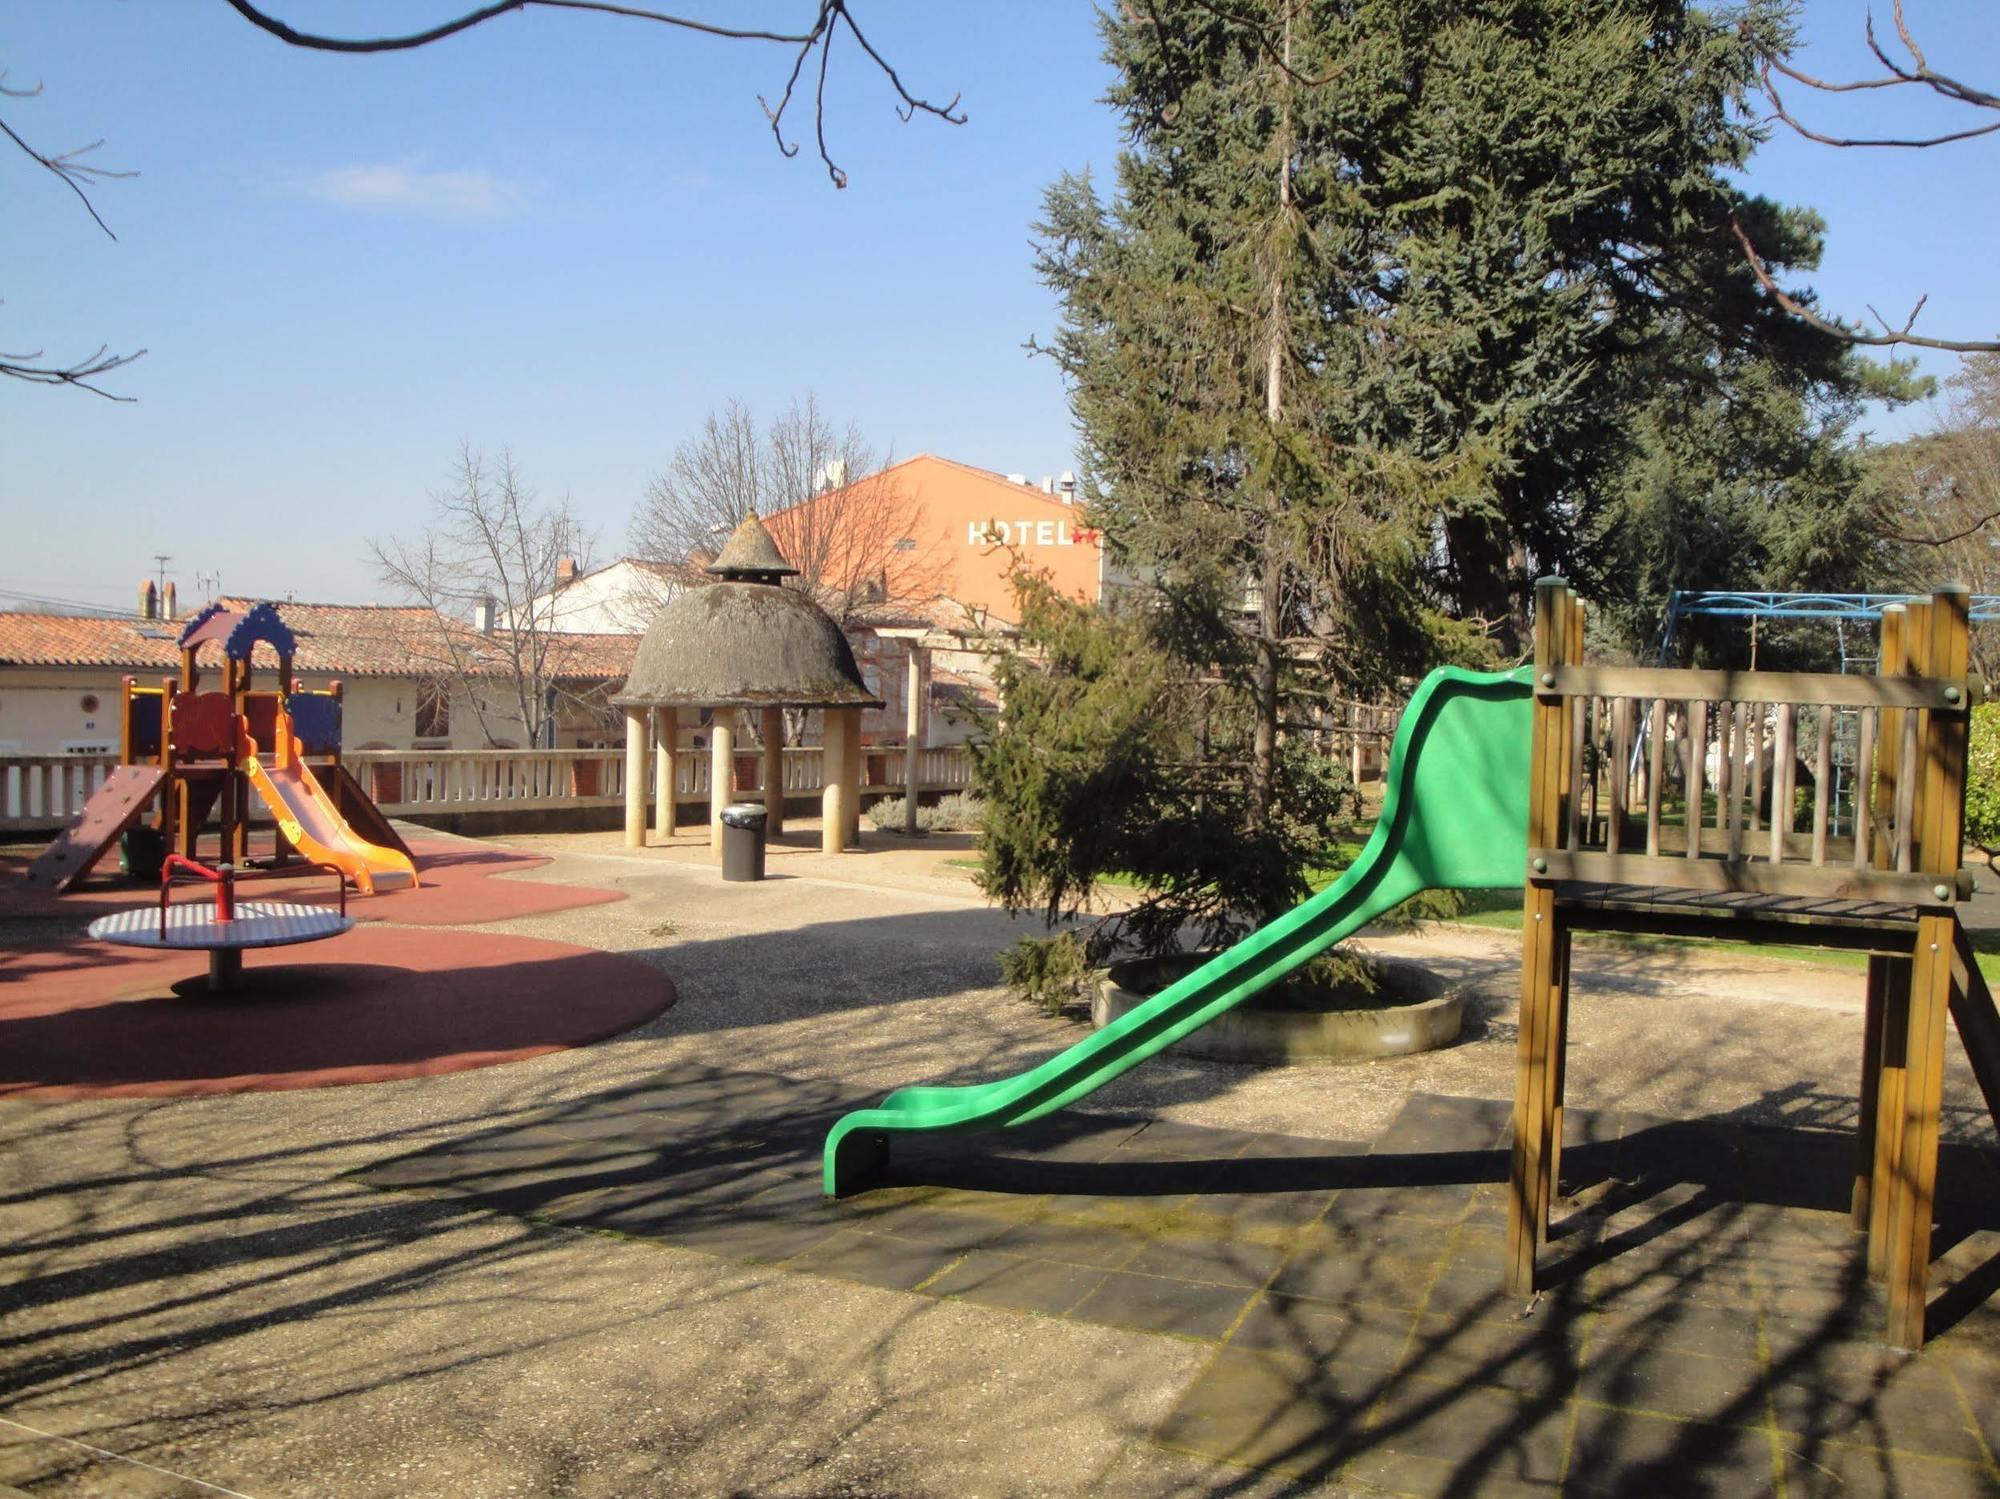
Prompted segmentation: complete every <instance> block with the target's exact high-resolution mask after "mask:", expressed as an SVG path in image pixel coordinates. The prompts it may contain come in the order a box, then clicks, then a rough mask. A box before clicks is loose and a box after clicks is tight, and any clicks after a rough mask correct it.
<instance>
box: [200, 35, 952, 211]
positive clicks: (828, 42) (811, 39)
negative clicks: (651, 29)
mask: <svg viewBox="0 0 2000 1499" xmlns="http://www.w3.org/2000/svg"><path fill="white" fill-rule="evenodd" d="M227 3H228V4H229V6H230V7H231V8H232V9H233V10H235V11H236V13H237V14H238V15H240V16H242V17H243V18H244V19H245V20H246V21H248V22H250V24H251V25H253V26H255V27H257V28H259V29H260V30H262V31H265V32H268V33H269V34H270V35H272V36H274V37H276V38H277V39H278V40H279V41H281V42H284V43H285V44H286V45H287V46H292V47H304V48H309V49H311V50H314V51H320V52H344V53H372V52H407V51H410V50H412V49H413V48H417V47H428V46H429V45H430V44H431V43H433V42H440V41H443V40H444V39H445V38H447V37H451V36H456V35H458V34H459V33H460V32H462V31H470V30H471V29H472V28H473V27H475V26H480V25H483V24H485V23H486V22H488V21H492V20H496V19H497V18H499V17H501V16H504V15H511V14H514V13H516V12H522V11H526V10H529V9H530V8H538V9H543V10H572V11H589V12H593V13H595V14H598V15H606V16H619V17H622V18H624V19H626V20H633V21H651V22H654V23H656V24H658V25H661V26H672V27H676V28H678V29H680V30H683V31H693V32H698V33H700V34H701V35H703V36H714V37H722V38H724V39H726V40H729V41H746V42H775V43H779V44H781V45H784V46H791V47H796V48H798V53H797V55H796V56H795V57H794V58H793V59H792V71H791V75H790V77H788V78H787V79H786V81H785V91H784V93H783V94H782V95H780V96H779V99H778V103H777V106H776V107H775V108H773V107H772V106H771V105H769V104H767V103H765V101H764V97H763V96H762V95H761V94H760V95H758V97H757V102H758V103H759V104H760V105H762V106H763V109H764V116H765V118H766V119H768V120H769V121H770V122H771V134H772V136H773V137H774V138H775V139H776V141H777V143H778V150H779V151H780V152H781V153H782V154H783V155H785V156H787V157H791V156H796V155H798V152H799V148H798V146H797V145H796V144H795V143H793V142H789V141H787V140H786V139H785V131H784V118H785V109H786V107H787V106H788V105H790V103H791V102H792V93H793V91H794V89H795V88H796V87H797V85H798V81H799V75H800V74H801V73H802V72H803V71H804V69H805V64H806V59H807V58H808V57H810V56H811V55H812V54H813V51H814V50H815V49H817V50H818V52H819V76H818V86H817V87H816V88H815V90H814V93H813V134H814V136H815V137H816V139H817V141H818V144H819V159H820V161H821V162H822V163H823V164H824V165H825V167H826V171H827V175H828V177H830V178H831V179H832V181H833V185H834V186H835V187H837V188H840V187H845V186H847V173H846V172H845V171H843V170H842V169H841V168H840V167H839V166H838V165H837V164H836V163H835V162H834V159H833V156H832V153H831V152H830V151H829V150H828V149H827V144H826V73H827V58H828V56H829V55H830V54H831V52H832V50H833V38H834V34H835V33H836V32H837V31H838V30H839V29H840V27H841V26H843V25H845V26H846V27H847V29H848V31H849V32H851V33H852V34H853V36H854V39H855V40H856V41H857V42H859V43H860V44H861V49H862V50H863V51H864V52H866V53H867V54H868V57H869V59H870V60H871V61H872V62H873V63H874V64H875V66H876V67H877V68H879V69H880V70H881V72H882V75H883V76H884V77H885V78H887V79H888V80H889V86H890V87H891V88H893V89H894V90H895V91H896V97H897V98H898V99H899V100H901V101H902V102H901V103H900V104H899V105H898V106H897V110H896V112H897V114H898V115H899V116H900V117H901V118H902V119H903V121H904V123H906V124H907V123H908V122H909V121H911V120H913V119H915V118H916V116H917V115H918V114H919V113H922V114H929V115H935V116H936V117H937V118H939V119H941V120H943V121H945V122H946V123H947V124H951V125H963V124H964V123H965V120H966V116H965V113H964V111H963V110H960V109H959V108H958V95H956V94H954V95H952V97H951V99H950V100H949V101H948V102H947V103H944V104H936V103H933V102H932V101H930V100H929V99H925V98H921V97H919V96H918V95H915V94H912V93H911V92H910V91H909V89H908V88H906V87H905V86H904V84H903V80H902V78H901V76H900V75H898V73H897V72H896V70H895V69H894V68H893V67H891V66H890V65H889V62H888V60H887V59H886V58H884V57H883V56H882V54H881V53H880V52H878V51H876V50H875V48H874V47H873V46H872V45H871V44H870V43H869V41H868V38H867V37H866V36H864V35H863V34H862V31H861V28H860V27H859V26H857V25H855V23H854V17H853V15H852V14H851V13H850V12H849V10H848V8H847V7H848V0H817V6H818V9H817V10H816V11H815V13H814V15H813V23H812V25H811V26H809V27H807V28H806V29H805V30H804V31H765V30H760V29H757V28H753V27H739V26H721V25H717V24H716V23H715V22H713V21H704V20H701V19H700V18H698V17H695V16H686V15H679V14H676V13H675V12H672V11H664V10H652V9H648V8H646V7H644V6H637V5H616V4H612V3H609V0H494V3H493V4H490V5H482V6H480V7H478V8H477V9H475V10H470V11H467V12H466V13H465V14H464V15H461V16H458V17H456V18H454V19H452V20H449V21H444V22H441V23H440V24H438V25H436V26H432V27H428V28H426V29H425V30H422V31H413V32H408V33H405V34H404V35H401V36H378V37H335V36H324V35H321V34H318V33H315V32H307V31H300V30H298V29H297V28H296V27H294V26H291V25H289V24H287V23H286V22H284V21H282V20H279V19H278V18H277V17H276V16H273V15H270V14H268V13H267V12H265V11H263V10H260V9H259V8H258V7H257V6H255V5H252V4H251V3H250V0H227Z"/></svg>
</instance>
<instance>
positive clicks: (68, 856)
mask: <svg viewBox="0 0 2000 1499" xmlns="http://www.w3.org/2000/svg"><path fill="white" fill-rule="evenodd" d="M166 778H167V772H166V770H165V769H164V768H163V767H161V766H158V765H121V766H119V767H118V768H117V769H116V770H114V771H112V772H111V774H110V775H108V776H106V777H105V780H104V784H103V785H102V786H100V787H98V788H97V792H96V794H95V795H93V796H92V797H91V798H90V800H89V801H87V802H85V803H84V806H83V812H82V813H81V814H80V815H79V816H78V817H77V820H76V821H75V822H73V823H71V824H70V825H69V826H68V827H66V828H64V829H63V830H62V832H61V833H60V834H59V835H58V836H57V838H56V841H55V842H53V843H51V844H50V845H49V846H48V847H47V848H45V849H43V850H42V853H41V856H40V857H39V858H37V859H36V860H35V862H34V863H33V864H30V865H29V866H28V883H29V884H31V885H39V886H41V887H42V888H43V889H47V890H53V891H55V892H56V894H58V895H60V894H62V893H63V892H64V891H65V890H68V889H69V888H70V887H71V886H72V885H74V884H75V883H76V882H77V881H78V880H80V879H82V878H83V877H84V876H85V875H86V874H88V873H90V870H91V867H92V866H93V865H95V864H96V863H97V861H98V860H99V859H101V858H103V857H104V856H105V854H106V853H108V852H109V851H110V849H111V845H112V844H114V843H116V842H117V841H118V836H119V834H121V833H123V832H124V831H125V830H126V829H127V828H129V827H130V826H132V824H133V823H134V822H136V821H137V820H138V817H139V814H140V813H141V812H143V811H145V810H146V804H147V803H148V802H150V801H152V799H153V798H154V796H155V795H157V794H158V792H159V789H160V782H162V781H164V780H165V779H166Z"/></svg>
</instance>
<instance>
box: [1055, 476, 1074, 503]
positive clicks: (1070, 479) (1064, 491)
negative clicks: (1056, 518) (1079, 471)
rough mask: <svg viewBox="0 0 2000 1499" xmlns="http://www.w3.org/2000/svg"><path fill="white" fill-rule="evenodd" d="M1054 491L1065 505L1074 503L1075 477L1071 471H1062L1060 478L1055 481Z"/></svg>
mask: <svg viewBox="0 0 2000 1499" xmlns="http://www.w3.org/2000/svg"><path fill="white" fill-rule="evenodd" d="M1056 491H1057V494H1058V496H1059V497H1060V498H1061V500H1062V502H1063V503H1064V504H1065V505H1074V504H1075V503H1076V475H1075V474H1074V473H1073V472H1072V471H1071V470H1069V469H1064V470H1063V471H1062V477H1060V478H1059V479H1057V480H1056Z"/></svg>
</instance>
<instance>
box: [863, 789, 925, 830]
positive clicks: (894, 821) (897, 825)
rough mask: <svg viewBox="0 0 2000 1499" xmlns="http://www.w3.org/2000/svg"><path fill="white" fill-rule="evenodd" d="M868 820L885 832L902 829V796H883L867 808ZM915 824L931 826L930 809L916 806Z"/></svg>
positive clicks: (922, 826) (923, 826)
mask: <svg viewBox="0 0 2000 1499" xmlns="http://www.w3.org/2000/svg"><path fill="white" fill-rule="evenodd" d="M868 820H869V821H870V822H872V823H874V824H875V826H876V827H877V828H879V829H881V830H882V831H883V832H885V833H900V832H902V830H903V798H902V797H900V796H890V797H884V798H883V799H882V800H881V801H879V802H876V803H875V804H874V805H873V806H871V807H870V808H869V809H868ZM917 826H918V827H920V828H925V829H928V828H929V827H930V826H931V809H930V808H929V807H924V806H920V807H918V808H917Z"/></svg>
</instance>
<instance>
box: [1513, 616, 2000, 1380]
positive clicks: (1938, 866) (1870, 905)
mask: <svg viewBox="0 0 2000 1499" xmlns="http://www.w3.org/2000/svg"><path fill="white" fill-rule="evenodd" d="M1535 597H1536V612H1535V706H1534V713H1533V722H1534V730H1533V741H1532V749H1531V751H1530V756H1531V758H1530V761H1529V765H1530V770H1529V774H1530V776H1531V784H1530V788H1529V799H1528V869H1527V871H1526V880H1525V884H1526V895H1525V901H1524V922H1523V939H1522V957H1521V1025H1520V1037H1521V1039H1520V1067H1519V1072H1518V1075H1517V1078H1516V1086H1515V1101H1514V1146H1513V1159H1512V1185H1511V1194H1510V1205H1509V1217H1508V1235H1507V1281H1508V1287H1509V1289H1510V1290H1511V1291H1513V1292H1516V1293H1518V1294H1523V1295H1525V1294H1528V1293H1531V1292H1532V1291H1534V1290H1535V1289H1536V1270H1537V1266H1536V1255H1537V1251H1538V1249H1539V1248H1540V1246H1541V1245H1542V1243H1543V1242H1544V1241H1545V1240H1546V1238H1547V1235H1548V1220H1549V1205H1550V1199H1551V1197H1552V1195H1553V1192H1554V1189H1555V1184H1556V1181H1557V1179H1558V1172H1559V1170H1560V1156H1561V1148H1562V1113H1563V1068H1564V1054H1565V1046H1566V1038H1567V1033H1568V1024H1569V974H1570V940H1571V937H1572V935H1573V934H1574V933H1576V932H1578V931H1593V930H1599V931H1601V930H1612V931H1628V932H1653V933H1667V934H1673V935H1680V936H1702V937H1719V938H1727V939H1729V940H1732V941H1751V942H1758V941H1764V942H1786V943H1792V944H1799V945H1808V946H1810V945H1818V946H1826V947H1837V948H1847V949H1850V950H1857V951H1862V952H1866V953H1868V954H1869V962H1868V986H1867V1009H1866V1017H1865V1026H1864V1043H1863V1054H1862V1059H1861V1060H1862V1067H1861V1112H1860V1124H1859V1130H1858V1149H1857V1160H1856V1167H1855V1181H1854V1191H1853V1199H1852V1211H1853V1216H1854V1223H1855V1226H1856V1228H1857V1229H1861V1230H1865V1231H1866V1233H1867V1235H1868V1268H1869V1271H1870V1273H1871V1275H1873V1276H1874V1277H1875V1278H1876V1279H1877V1280H1879V1281H1881V1282H1883V1283H1884V1284H1885V1286H1886V1290H1887V1299H1888V1308H1889V1319H1888V1337H1889V1341H1891V1342H1892V1343H1895V1344H1898V1345H1899V1346H1902V1347H1905V1348H1915V1347H1917V1346H1919V1345H1920V1344H1921V1343H1922V1342H1923V1336H1924V1309H1925V1296H1926V1280H1927V1275H1928V1271H1929V1266H1930V1242H1931V1229H1932V1209H1933V1204H1934V1200H1935V1195H1936V1186H1937V1157H1938V1119H1939V1113H1940V1108H1941V1103H1942V1092H1943V1081H1944V1046H1945V1016H1946V1015H1947V1013H1949V1014H1950V1015H1951V1016H1952V1017H1953V1018H1954V1020H1955V1022H1956V1024H1957V1026H1958V1030H1959V1035H1960V1038H1961V1040H1962V1041H1963V1042H1964V1044H1965V1048H1966V1051H1967V1054H1968V1055H1969V1056H1970V1057H1971V1059H1972V1065H1973V1072H1974V1075H1975V1076H1976V1077H1977V1079H1978V1081H1979V1086H1980V1088H1981V1090H1982V1092H1983V1093H1984V1094H1985V1098H1986V1103H1987V1106H1988V1108H1989V1109H1990V1110H1992V1112H1993V1115H1994V1119H1995V1121H1996V1123H2000V1012H1996V1010H1995V1007H1994V1002H1993V996H1992V995H1991V993H1990V992H1989V991H1988V989H1987V987H1986V983H1985V981H1984V979H1983V978H1982V977H1981V976H1980V972H1979V965H1978V963H1977V961H1976V960H1975V958H1974V954H1973V952H1972V948H1971V945H1970V943H1969V942H1968V941H1967V939H1966V936H1965V933H1964V931H1963V929H1962V928H1961V927H1960V925H1959V920H1958V908H1959V905H1960V903H1961V902H1962V901H1963V900H1964V899H1965V898H1966V896H1967V895H1969V894H1970V890H1971V885H1970V881H1969V880H1968V879H1967V878H1966V876H1965V874H1964V872H1963V871H1962V870H1961V868H1960V852H1961V834H1962V823H1963V817H1964V806H1965V758H1966V734H1967V727H1968V713H1969V710H1970V707H1971V705H1972V703H1973V702H1974V701H1975V699H1976V698H1977V697H1979V696H1981V695H1983V685H1982V684H1981V683H1979V682H1978V681H1977V680H1976V679H1974V678H1972V677H1970V676H1968V674H1967V670H1966V663H1967V630H1968V626H1967V617H1966V616H1967V604H1968V598H1969V596H1968V595H1967V594H1966V592H1965V591H1964V590H1962V589H1943V590H1940V591H1939V592H1937V593H1936V594H1934V595H1932V596H1931V597H1930V598H1929V599H1928V600H1925V601H1921V602H1912V603H1910V604H1907V605H1895V606H1891V607H1890V608H1889V609H1888V611H1887V612H1886V613H1885V615H1884V620H1883V631H1882V659H1881V666H1880V670H1879V671H1878V673H1877V674H1876V675H1874V676H1851V675H1835V674H1816V673H1803V672H1757V671H1749V672H1734V671H1682V670H1673V669H1666V668H1647V667H1615V666H1592V665H1589V664H1587V663H1586V662H1585V661H1584V652H1583V640H1584V608H1583V605H1582V603H1581V602H1580V601H1579V600H1578V599H1577V598H1576V597H1575V596H1574V595H1573V594H1572V593H1571V592H1570V590H1569V588H1568V586H1567V585H1566V584H1564V583H1563V582H1562V581H1561V580H1560V579H1550V580H1545V581H1544V582H1542V583H1540V584H1538V585H1537V587H1536V591H1535ZM1711 747H1712V748H1713V753H1714V761H1713V765H1712V766H1711V764H1710V754H1711ZM1837 772H1844V778H1843V775H1842V774H1839V773H1837ZM1843 785H1844V787H1845V789H1846V792H1847V795H1846V796H1845V798H1844V801H1845V805H1844V806H1843V805H1842V801H1843V798H1842V797H1841V796H1840V795H1839V794H1837V788H1840V787H1842V786H1843ZM1802 792H1807V793H1808V794H1807V795H1806V796H1805V798H1804V801H1805V805H1801V804H1800V802H1801V793H1802ZM1677 811H1678V813H1679V816H1678V819H1677V820H1676V817H1675V813H1676V812H1677ZM1677 822H1678V825H1677ZM1801 823H1802V824H1803V826H1800V824H1801Z"/></svg>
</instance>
